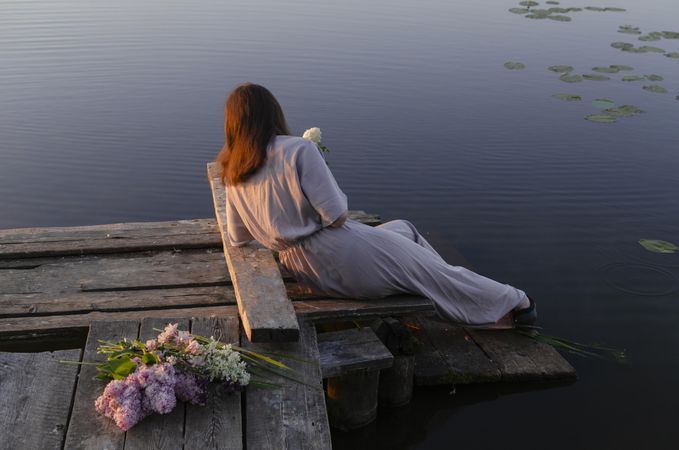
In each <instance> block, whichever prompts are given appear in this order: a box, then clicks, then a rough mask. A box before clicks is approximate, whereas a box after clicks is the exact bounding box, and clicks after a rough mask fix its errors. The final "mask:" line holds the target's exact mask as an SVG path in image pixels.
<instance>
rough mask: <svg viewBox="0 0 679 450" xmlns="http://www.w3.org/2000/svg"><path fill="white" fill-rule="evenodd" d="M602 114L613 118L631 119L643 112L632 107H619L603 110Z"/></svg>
mask: <svg viewBox="0 0 679 450" xmlns="http://www.w3.org/2000/svg"><path fill="white" fill-rule="evenodd" d="M604 112H605V113H606V114H608V115H609V116H613V117H631V116H633V115H635V114H641V113H643V112H645V111H644V110H643V109H641V108H639V107H637V106H634V105H620V106H618V107H617V108H607V109H604Z"/></svg>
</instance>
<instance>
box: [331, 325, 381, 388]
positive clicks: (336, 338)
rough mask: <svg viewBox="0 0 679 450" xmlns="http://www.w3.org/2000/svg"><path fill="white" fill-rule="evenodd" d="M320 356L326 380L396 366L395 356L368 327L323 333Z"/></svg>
mask: <svg viewBox="0 0 679 450" xmlns="http://www.w3.org/2000/svg"><path fill="white" fill-rule="evenodd" d="M318 352H319V353H320V356H321V372H322V373H323V378H331V377H339V376H342V375H345V374H347V373H349V372H353V371H356V370H359V369H366V370H378V369H385V368H387V367H391V365H392V364H393V363H394V356H393V355H392V354H391V352H390V351H389V350H387V347H385V346H384V344H383V343H382V341H380V340H379V339H378V338H377V335H376V334H375V332H374V331H373V330H372V329H370V328H368V327H363V328H352V329H349V330H340V331H330V332H327V333H320V334H319V335H318Z"/></svg>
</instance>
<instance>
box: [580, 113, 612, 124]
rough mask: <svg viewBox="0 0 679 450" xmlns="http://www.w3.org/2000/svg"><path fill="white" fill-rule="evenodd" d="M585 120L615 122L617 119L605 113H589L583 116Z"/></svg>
mask: <svg viewBox="0 0 679 450" xmlns="http://www.w3.org/2000/svg"><path fill="white" fill-rule="evenodd" d="M585 120H589V121H590V122H597V123H615V122H617V121H618V119H616V118H615V117H613V116H609V115H607V114H590V115H589V116H585Z"/></svg>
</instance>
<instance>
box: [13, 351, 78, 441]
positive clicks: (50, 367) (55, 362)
mask: <svg viewBox="0 0 679 450" xmlns="http://www.w3.org/2000/svg"><path fill="white" fill-rule="evenodd" d="M80 353H81V351H80V349H74V350H60V351H56V352H44V353H0V399H2V401H0V424H2V426H1V427H0V449H3V450H15V449H22V448H25V449H33V448H35V449H61V448H62V444H63V442H64V435H65V433H66V425H67V423H68V414H69V412H70V411H69V409H70V406H71V399H72V398H73V391H74V389H75V382H76V376H77V373H78V367H77V366H76V365H66V364H60V363H59V361H60V360H69V361H79V360H80Z"/></svg>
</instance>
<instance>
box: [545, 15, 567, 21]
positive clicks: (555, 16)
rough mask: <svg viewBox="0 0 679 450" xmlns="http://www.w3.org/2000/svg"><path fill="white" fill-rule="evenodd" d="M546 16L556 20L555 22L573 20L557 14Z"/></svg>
mask: <svg viewBox="0 0 679 450" xmlns="http://www.w3.org/2000/svg"><path fill="white" fill-rule="evenodd" d="M547 18H548V19H550V20H556V21H557V22H570V21H571V20H573V19H571V18H570V17H568V16H562V15H558V14H557V15H554V16H547Z"/></svg>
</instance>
